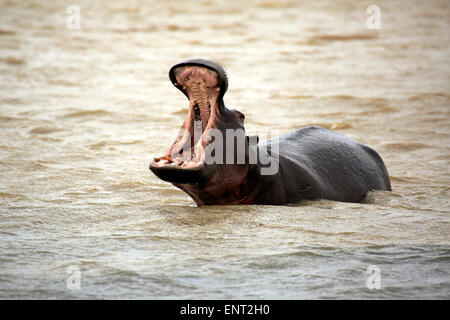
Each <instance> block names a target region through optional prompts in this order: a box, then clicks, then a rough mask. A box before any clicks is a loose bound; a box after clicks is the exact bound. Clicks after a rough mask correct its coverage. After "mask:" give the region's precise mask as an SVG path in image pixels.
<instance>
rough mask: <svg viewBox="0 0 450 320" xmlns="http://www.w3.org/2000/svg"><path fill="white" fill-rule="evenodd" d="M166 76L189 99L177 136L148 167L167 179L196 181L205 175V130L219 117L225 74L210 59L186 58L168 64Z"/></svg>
mask: <svg viewBox="0 0 450 320" xmlns="http://www.w3.org/2000/svg"><path fill="white" fill-rule="evenodd" d="M169 76H170V79H171V81H172V83H173V85H174V86H176V87H177V88H178V89H179V90H181V91H182V92H183V93H184V94H185V95H186V96H187V98H188V99H189V110H188V114H187V117H186V120H185V121H184V123H183V125H182V127H181V130H180V133H179V135H178V137H177V139H176V140H175V142H174V143H173V144H172V146H171V147H170V148H169V150H168V151H167V152H166V153H165V154H164V155H162V156H161V157H156V158H154V159H153V161H152V162H151V163H150V170H152V172H153V173H155V174H156V175H157V176H158V177H159V178H161V179H163V180H166V181H169V182H178V183H183V182H189V183H192V182H200V181H202V180H204V179H205V177H204V176H203V174H202V172H201V169H203V168H204V166H205V158H204V157H205V148H206V146H207V145H208V144H209V143H211V141H210V137H209V135H208V134H205V133H206V132H207V130H208V129H211V128H215V127H216V124H217V122H218V119H219V117H220V114H221V105H220V103H219V101H220V100H221V98H222V97H223V94H224V91H225V90H226V89H227V79H226V75H225V72H224V71H223V69H222V68H221V67H220V66H219V65H215V64H212V63H211V62H210V61H204V60H190V61H186V62H184V63H180V64H178V65H175V66H174V67H172V69H171V70H170V72H169ZM181 172H182V173H181Z"/></svg>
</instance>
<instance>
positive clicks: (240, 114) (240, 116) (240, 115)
mask: <svg viewBox="0 0 450 320" xmlns="http://www.w3.org/2000/svg"><path fill="white" fill-rule="evenodd" d="M236 115H237V116H238V118H239V120H241V121H244V120H245V116H244V114H243V113H241V112H239V111H236Z"/></svg>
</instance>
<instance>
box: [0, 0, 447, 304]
mask: <svg viewBox="0 0 450 320" xmlns="http://www.w3.org/2000/svg"><path fill="white" fill-rule="evenodd" d="M71 4H75V3H71V2H69V1H23V2H22V1H20V2H18V1H6V0H1V1H0V6H1V8H2V9H1V12H0V17H1V19H0V80H1V86H0V133H1V135H2V139H1V141H0V297H1V298H4V299H5V298H6V299H17V298H26V299H31V298H37V299H62V298H69V299H71V298H76V299H78V298H88V299H131V298H139V299H140V298H149V299H166V298H173V299H206V298H209V299H315V298H325V299H351V298H354V299H371V298H375V299H377V298H394V299H397V298H400V299H409V298H420V299H431V298H435V299H436V298H437V299H449V298H450V294H449V292H450V290H449V289H450V277H449V275H450V269H449V261H450V237H449V234H450V226H449V223H450V219H449V212H450V208H449V193H450V188H449V162H450V154H449V146H450V126H449V124H450V118H449V111H450V83H449V80H450V67H449V63H448V62H449V60H448V59H449V58H448V57H449V54H450V34H449V31H448V30H450V20H449V19H448V15H449V13H450V6H449V3H448V1H423V2H418V3H414V4H412V3H411V2H409V1H377V5H378V6H379V7H380V9H381V19H382V20H381V29H380V30H368V29H367V27H366V20H367V17H368V15H367V13H366V8H367V7H368V6H369V5H371V4H372V3H371V2H368V1H356V0H355V1H339V2H335V1H332V2H331V1H330V2H325V1H323V2H322V1H320V2H319V1H301V2H300V1H248V2H247V1H246V2H242V1H201V2H198V1H184V2H183V5H182V6H181V5H180V3H179V2H176V1H154V2H144V1H143V2H140V1H114V2H113V1H95V2H93V1H77V3H76V4H77V5H79V6H80V9H81V18H82V19H81V30H69V29H68V28H67V27H66V22H67V18H68V14H67V13H66V10H67V7H68V6H69V5H71ZM193 57H203V58H209V59H214V60H216V61H218V62H220V63H221V64H223V65H224V66H225V68H226V70H227V72H228V74H229V78H230V86H229V90H228V92H227V94H226V96H225V103H226V104H227V106H229V107H230V108H236V109H239V110H240V111H242V112H243V113H244V114H245V115H246V120H245V121H246V130H247V134H250V135H252V134H259V135H260V137H262V138H264V137H267V136H269V135H272V136H274V135H277V134H282V133H286V132H289V131H292V130H295V129H297V128H301V127H304V126H307V125H321V126H323V127H326V128H329V129H333V130H336V131H338V132H340V133H343V134H345V135H348V136H350V137H352V138H354V139H357V140H359V141H361V142H363V143H366V144H368V145H370V146H372V147H373V148H375V149H376V150H377V151H378V152H379V153H380V154H381V155H382V157H383V159H384V160H385V163H386V166H387V168H388V171H389V173H390V175H391V180H392V187H393V192H375V193H372V194H370V195H369V196H368V198H367V199H366V201H365V202H364V203H362V204H349V203H339V202H332V201H323V200H321V201H308V202H301V203H299V204H296V205H290V206H221V207H215V206H213V207H201V208H196V206H195V204H194V202H193V201H192V200H191V199H190V198H189V197H188V196H187V195H185V194H184V193H183V192H181V191H179V190H177V189H176V188H174V187H173V186H172V185H170V184H168V183H165V182H163V181H161V180H158V179H157V178H156V177H155V176H154V175H153V174H152V173H151V172H150V171H149V170H148V163H149V162H150V160H151V159H152V158H153V157H154V156H157V155H160V154H162V153H163V152H165V151H166V150H167V148H168V147H169V145H170V143H171V142H172V141H173V139H174V138H175V136H176V134H177V132H178V129H179V127H180V126H181V123H182V121H183V119H184V116H185V113H186V111H187V106H188V102H187V100H186V99H185V97H184V96H183V95H181V94H180V93H179V92H178V90H177V89H176V88H174V87H173V86H172V85H171V84H170V82H169V80H168V76H167V72H168V70H169V68H170V67H171V66H172V65H173V64H175V63H177V62H179V61H181V60H184V59H187V58H193ZM369 266H376V267H378V268H379V270H380V275H381V283H380V285H381V288H380V289H373V290H370V289H368V287H367V282H366V281H367V279H368V277H369V274H368V273H367V269H368V267H369ZM74 267H75V270H77V268H78V270H79V271H80V275H81V288H80V289H76V288H70V286H69V288H68V286H67V280H68V279H70V277H71V276H72V275H73V272H72V271H71V270H74V269H73V268H74Z"/></svg>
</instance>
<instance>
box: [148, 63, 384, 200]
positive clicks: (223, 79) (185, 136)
mask: <svg viewBox="0 0 450 320" xmlns="http://www.w3.org/2000/svg"><path fill="white" fill-rule="evenodd" d="M169 78H170V81H171V82H172V84H173V85H174V86H175V87H176V88H178V89H179V90H180V91H181V92H182V93H183V94H184V95H185V96H186V97H187V98H188V100H189V109H188V113H187V117H186V119H185V120H184V123H183V125H182V126H181V129H180V133H179V134H178V136H177V138H176V139H175V141H174V142H173V144H172V145H171V146H170V148H169V150H168V151H167V152H166V153H165V154H163V155H162V156H160V157H155V158H154V159H153V160H152V161H151V163H150V170H151V171H152V172H153V173H154V174H155V175H156V176H157V177H159V178H160V179H162V180H164V181H167V182H170V183H172V184H173V185H174V186H175V187H177V188H179V189H181V190H183V191H184V192H185V193H187V194H188V195H189V196H190V197H191V198H192V199H193V200H194V201H195V202H196V204H197V206H203V205H232V204H261V205H287V204H292V203H298V202H300V201H302V200H318V199H327V200H334V201H342V202H355V203H357V202H361V201H362V200H363V199H364V198H365V196H366V195H367V193H368V192H370V191H374V190H386V191H391V184H390V179H389V175H388V172H387V169H386V166H385V164H384V162H383V160H382V158H381V157H380V155H379V154H378V153H377V152H376V151H375V150H373V149H372V148H370V147H369V146H367V145H364V144H362V143H360V142H358V141H355V140H353V139H351V138H349V137H347V136H345V135H343V134H340V133H337V132H334V131H330V130H328V129H325V128H322V127H317V126H309V127H305V128H300V129H298V130H296V131H293V132H290V133H287V134H284V135H281V136H279V137H276V138H272V139H269V140H267V141H264V142H259V139H258V138H257V137H255V136H246V135H245V129H244V119H245V116H244V114H243V113H242V112H240V111H238V110H235V109H232V110H231V109H228V108H227V107H226V106H225V103H224V100H223V98H224V95H225V93H226V91H227V88H228V78H227V74H226V73H225V71H224V69H223V68H222V67H221V66H220V65H219V64H218V63H216V62H214V61H210V60H204V59H191V60H187V61H183V62H181V63H178V64H176V65H174V66H173V67H172V68H171V69H170V71H169ZM230 132H231V133H232V135H231V138H228V137H229V136H230V135H229V133H230ZM221 135H222V136H226V137H225V138H221V137H220V136H221ZM219 142H220V143H219ZM212 146H214V148H212ZM212 159H213V160H214V161H212ZM268 159H269V160H270V161H268Z"/></svg>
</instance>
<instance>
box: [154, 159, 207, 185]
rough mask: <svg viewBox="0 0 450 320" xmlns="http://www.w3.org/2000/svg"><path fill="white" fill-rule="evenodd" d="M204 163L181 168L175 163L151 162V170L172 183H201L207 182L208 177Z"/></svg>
mask: <svg viewBox="0 0 450 320" xmlns="http://www.w3.org/2000/svg"><path fill="white" fill-rule="evenodd" d="M204 168H205V166H204V164H198V165H196V166H192V167H187V168H180V167H179V166H178V165H176V164H175V163H173V164H166V165H158V163H154V161H152V163H150V170H151V171H152V172H153V173H154V174H155V175H156V176H157V177H158V178H160V179H161V180H164V181H167V182H171V183H201V182H206V181H207V180H208V177H207V176H206V175H205V174H204Z"/></svg>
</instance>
